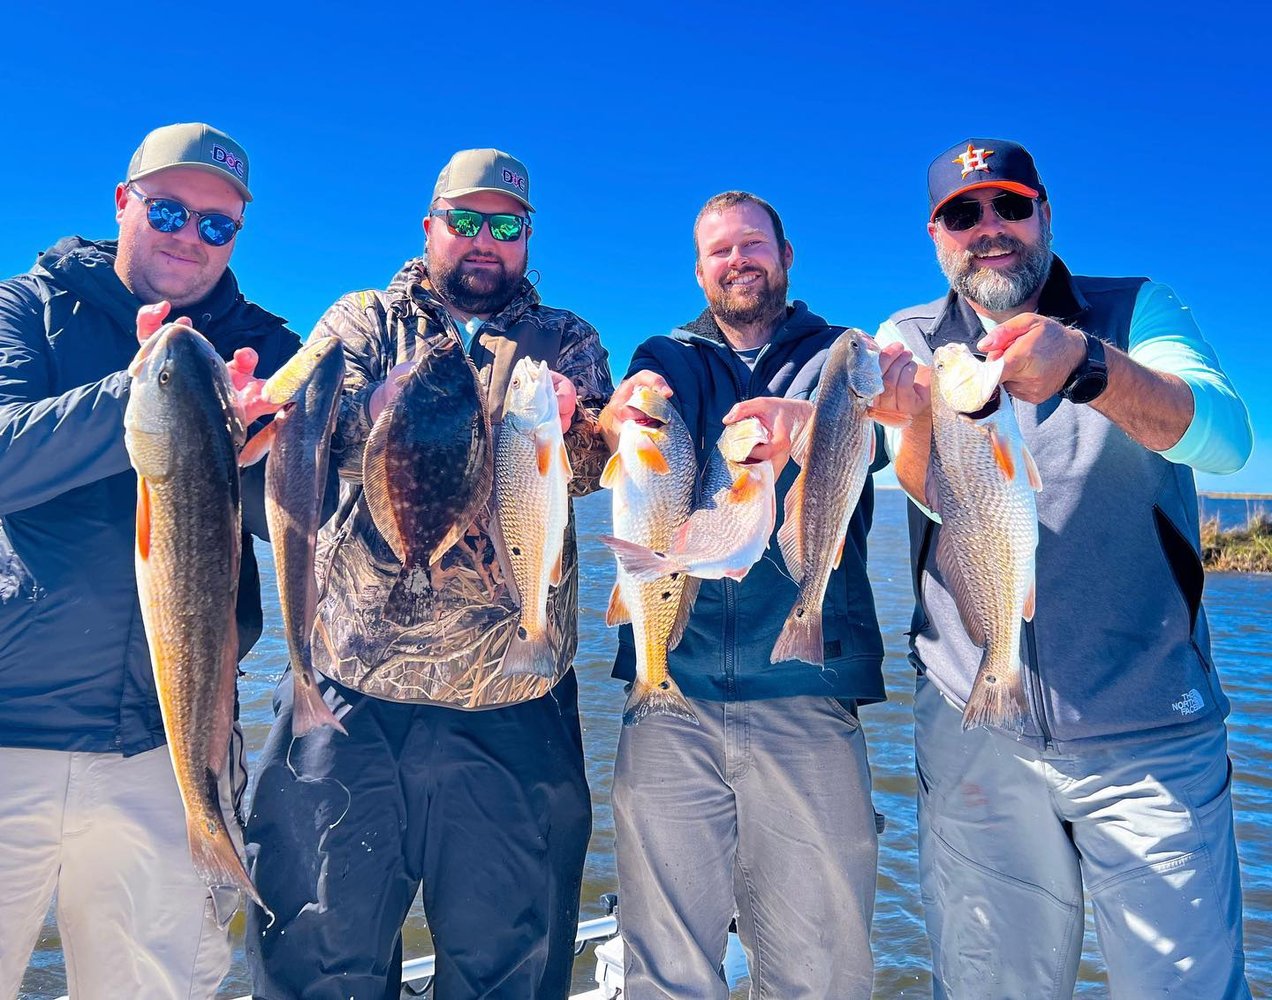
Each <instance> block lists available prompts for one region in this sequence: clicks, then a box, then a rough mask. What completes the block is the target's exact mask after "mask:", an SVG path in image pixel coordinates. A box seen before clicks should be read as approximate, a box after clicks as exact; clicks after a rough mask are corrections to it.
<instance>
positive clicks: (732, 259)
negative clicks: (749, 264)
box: [729, 243, 750, 267]
mask: <svg viewBox="0 0 1272 1000" xmlns="http://www.w3.org/2000/svg"><path fill="white" fill-rule="evenodd" d="M749 259H750V258H749V257H747V255H746V253H745V252H744V251H743V250H742V246H741V245H740V244H737V243H735V244H734V245H733V248H732V249H731V250H730V251H729V266H730V267H736V266H737V265H738V264H741V263H742V262H743V261H746V260H749Z"/></svg>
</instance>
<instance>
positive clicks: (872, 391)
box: [770, 330, 883, 666]
mask: <svg viewBox="0 0 1272 1000" xmlns="http://www.w3.org/2000/svg"><path fill="white" fill-rule="evenodd" d="M882 391H883V376H882V375H881V373H880V370H879V351H878V348H877V347H876V346H875V344H874V341H873V340H871V338H870V337H869V336H868V335H867V334H866V333H864V332H863V331H861V330H847V331H845V332H844V333H843V334H842V335H840V337H839V338H838V339H837V340H836V341H835V342H834V344H832V345H831V348H830V353H829V356H828V357H827V359H826V364H825V367H824V368H823V369H822V374H821V379H820V381H819V383H818V388H817V400H816V403H815V405H814V409H813V416H812V418H811V420H810V422H809V425H808V426H807V427H806V428H805V430H804V433H803V435H802V439H801V441H799V442H797V449H798V453H797V454H793V455H792V457H793V458H794V459H795V460H796V461H798V462H799V463H800V466H801V468H800V472H799V475H798V476H797V477H796V478H795V482H794V483H792V484H791V488H790V490H789V491H788V492H787V494H786V503H785V518H784V520H783V523H782V526H781V528H780V529H779V530H778V543H779V545H780V547H781V550H782V557H783V559H784V560H785V562H786V568H787V570H788V571H789V572H790V574H791V576H792V578H793V579H794V580H795V582H796V583H797V584H798V585H799V595H798V596H797V598H796V600H795V605H794V607H792V609H791V612H790V614H789V615H788V616H787V619H786V623H785V625H784V626H783V628H782V632H781V634H780V635H779V636H778V639H777V642H776V643H775V644H774V646H773V652H772V654H771V656H770V659H771V660H772V662H773V663H780V662H782V661H784V660H803V661H804V662H806V663H811V664H814V665H817V666H821V665H823V664H824V663H825V646H824V642H823V634H822V602H823V600H824V599H825V596H826V587H827V584H828V583H829V581H830V574H831V572H832V571H833V570H834V569H835V567H837V566H838V565H839V560H840V559H841V558H842V555H843V546H844V539H845V536H846V535H847V532H848V523H849V521H850V520H851V519H852V514H853V511H854V510H856V507H857V502H858V500H859V499H860V497H861V491H862V489H863V488H864V487H865V483H866V476H867V474H868V472H869V467H870V460H871V456H872V454H873V445H874V437H875V425H874V421H873V420H872V419H871V418H870V415H869V410H870V407H871V406H872V404H873V402H874V400H875V398H876V397H877V396H878V395H879V393H880V392H882Z"/></svg>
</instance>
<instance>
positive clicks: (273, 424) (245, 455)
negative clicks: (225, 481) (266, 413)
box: [238, 417, 280, 468]
mask: <svg viewBox="0 0 1272 1000" xmlns="http://www.w3.org/2000/svg"><path fill="white" fill-rule="evenodd" d="M279 419H280V417H275V418H274V419H273V420H271V421H270V422H269V423H267V424H266V425H265V426H264V427H262V428H261V429H260V430H259V431H257V432H256V433H255V434H253V435H252V436H251V438H249V439H248V441H247V443H246V444H245V445H243V447H242V449H241V450H240V451H239V456H238V464H239V467H240V468H246V467H247V466H249V465H255V464H256V463H257V462H259V461H260V460H261V459H262V458H264V457H265V453H266V452H268V451H269V450H270V448H272V447H273V445H274V438H275V437H276V436H277V435H278V421H279Z"/></svg>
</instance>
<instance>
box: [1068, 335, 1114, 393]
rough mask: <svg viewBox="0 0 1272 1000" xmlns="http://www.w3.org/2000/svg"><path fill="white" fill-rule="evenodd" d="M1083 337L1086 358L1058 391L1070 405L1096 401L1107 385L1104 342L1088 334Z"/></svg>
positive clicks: (1107, 370) (1107, 368) (1107, 376)
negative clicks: (1084, 338) (1085, 346)
mask: <svg viewBox="0 0 1272 1000" xmlns="http://www.w3.org/2000/svg"><path fill="white" fill-rule="evenodd" d="M1083 336H1084V337H1086V345H1087V348H1086V357H1085V358H1084V359H1083V360H1082V363H1081V364H1080V365H1078V367H1077V368H1075V369H1073V374H1072V375H1070V376H1069V381H1068V382H1066V383H1065V384H1064V388H1063V389H1061V390H1060V395H1061V396H1063V397H1064V398H1065V399H1067V400H1068V401H1069V402H1070V403H1089V402H1091V401H1092V400H1094V399H1098V398H1099V395H1100V393H1102V392H1103V391H1104V390H1105V389H1107V388H1108V385H1109V366H1108V365H1107V364H1105V362H1104V341H1102V340H1101V339H1100V338H1099V337H1092V336H1091V335H1090V334H1089V333H1086V334H1083Z"/></svg>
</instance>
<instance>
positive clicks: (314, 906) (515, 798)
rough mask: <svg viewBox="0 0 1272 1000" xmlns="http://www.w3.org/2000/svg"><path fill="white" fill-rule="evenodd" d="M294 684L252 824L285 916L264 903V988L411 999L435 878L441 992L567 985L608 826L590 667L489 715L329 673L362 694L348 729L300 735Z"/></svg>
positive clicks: (433, 913)
mask: <svg viewBox="0 0 1272 1000" xmlns="http://www.w3.org/2000/svg"><path fill="white" fill-rule="evenodd" d="M291 684H292V682H291V677H290V675H287V676H285V677H284V678H283V682H282V683H281V684H280V685H279V688H278V693H277V694H276V695H275V711H276V719H275V722H274V727H273V730H272V731H271V732H270V736H269V740H268V742H267V743H266V746H265V750H264V753H263V756H262V759H261V762H260V766H259V773H258V774H259V776H258V779H257V784H256V792H255V795H254V797H253V800H252V813H251V817H250V819H249V820H248V826H247V840H248V842H249V847H248V854H249V857H253V861H252V878H253V879H254V881H255V883H256V887H257V888H258V889H259V890H260V893H261V897H262V898H263V899H264V900H265V903H266V905H267V906H268V907H269V908H270V909H271V910H273V912H274V921H273V923H272V924H271V923H269V918H268V916H267V915H265V914H264V913H262V912H261V910H259V909H258V908H256V907H251V908H249V911H248V917H247V958H248V963H249V965H250V966H251V970H252V982H253V995H254V996H256V997H259V998H264V1000H283V998H291V997H305V998H327V997H330V998H333V1000H334V998H337V997H339V998H342V1000H348V998H355V1000H398V995H399V993H400V990H401V961H402V922H403V921H404V920H405V918H406V914H407V911H408V910H409V909H410V906H411V903H412V902H413V900H414V898H415V894H416V891H417V890H418V889H419V887H420V885H421V882H422V883H423V887H424V909H425V913H426V915H427V918H428V923H429V928H430V930H431V931H432V935H433V944H434V947H435V949H436V953H437V975H436V980H435V984H436V992H435V994H434V995H435V996H436V997H437V1000H470V998H472V1000H475V998H478V997H490V998H495V997H499V998H508V1000H531V998H533V1000H555V998H564V997H566V996H567V995H568V993H569V989H570V977H571V969H572V966H573V962H574V934H575V926H576V924H577V922H578V912H579V890H580V887H581V883H582V877H583V861H584V858H585V856H586V853H587V843H588V838H589V836H590V834H591V829H592V819H591V800H590V798H589V795H588V787H587V776H586V773H585V771H584V767H583V742H582V736H581V734H580V731H579V717H578V684H577V681H576V679H575V676H574V672H573V671H570V672H569V673H567V675H566V676H565V677H564V678H563V679H562V680H561V681H560V683H558V684H557V686H556V687H555V688H554V689H553V690H552V691H551V692H550V693H549V694H547V695H545V696H544V697H542V698H538V699H536V700H534V701H530V702H525V703H523V704H520V705H512V706H509V707H507V708H498V709H490V710H487V711H480V712H466V711H462V710H459V709H451V708H439V707H436V706H431V705H409V704H402V703H398V702H390V701H384V700H381V699H378V698H371V697H368V696H366V695H361V694H358V693H357V692H354V691H350V690H348V689H346V688H343V687H340V686H338V685H330V682H324V688H325V687H327V686H334V687H335V688H336V690H337V691H338V692H339V694H340V695H341V697H342V698H344V700H345V701H346V702H348V704H349V705H351V706H352V707H351V710H350V711H349V712H348V714H345V715H343V717H342V719H341V721H342V722H343V724H344V726H345V728H346V729H348V731H349V735H348V736H342V735H340V734H339V733H337V732H335V731H334V730H332V729H330V728H327V727H323V728H321V729H317V730H314V731H313V732H312V733H310V734H309V735H307V736H305V737H303V738H301V739H299V740H295V741H294V745H293V740H292V735H291ZM289 751H290V766H289V764H288V754H289ZM293 769H294V772H293Z"/></svg>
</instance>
